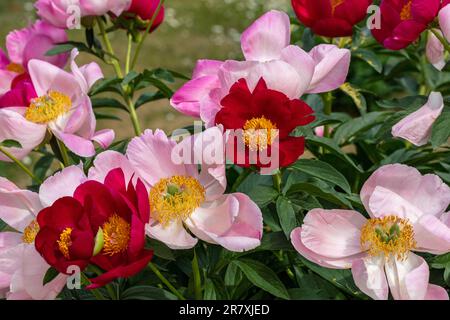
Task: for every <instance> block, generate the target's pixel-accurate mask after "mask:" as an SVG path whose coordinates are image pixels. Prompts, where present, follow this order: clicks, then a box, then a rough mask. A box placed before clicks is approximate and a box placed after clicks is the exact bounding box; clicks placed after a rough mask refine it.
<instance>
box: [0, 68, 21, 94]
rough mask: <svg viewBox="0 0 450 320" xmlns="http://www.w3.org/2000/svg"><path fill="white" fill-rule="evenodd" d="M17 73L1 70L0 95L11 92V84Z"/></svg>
mask: <svg viewBox="0 0 450 320" xmlns="http://www.w3.org/2000/svg"><path fill="white" fill-rule="evenodd" d="M15 77H17V73H15V72H11V71H8V70H0V95H3V94H5V93H7V92H8V91H10V90H11V84H12V81H13V80H14V78H15Z"/></svg>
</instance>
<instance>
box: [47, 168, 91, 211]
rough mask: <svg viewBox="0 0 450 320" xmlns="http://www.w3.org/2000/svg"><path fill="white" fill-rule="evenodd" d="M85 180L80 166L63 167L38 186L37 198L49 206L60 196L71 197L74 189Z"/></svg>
mask: <svg viewBox="0 0 450 320" xmlns="http://www.w3.org/2000/svg"><path fill="white" fill-rule="evenodd" d="M86 181H87V177H86V175H85V174H84V172H83V169H82V168H80V167H78V166H70V167H67V168H64V169H63V170H62V171H60V172H57V173H56V174H54V175H53V176H51V177H49V178H47V180H45V181H44V183H43V184H42V185H41V187H40V188H39V198H40V199H41V202H42V204H43V205H44V206H45V207H50V206H51V205H52V204H53V203H54V202H55V201H56V200H58V199H60V198H63V197H72V196H73V193H74V192H75V189H76V188H78V186H79V185H80V184H82V183H84V182H86Z"/></svg>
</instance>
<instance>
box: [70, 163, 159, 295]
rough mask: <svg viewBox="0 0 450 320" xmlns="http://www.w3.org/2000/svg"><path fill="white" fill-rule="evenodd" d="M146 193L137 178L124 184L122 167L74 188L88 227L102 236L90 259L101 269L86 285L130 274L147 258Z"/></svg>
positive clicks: (148, 253) (148, 257) (94, 285)
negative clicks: (98, 179)
mask: <svg viewBox="0 0 450 320" xmlns="http://www.w3.org/2000/svg"><path fill="white" fill-rule="evenodd" d="M148 197H149V196H148V192H147V190H146V188H145V186H144V184H143V183H142V182H141V181H140V180H138V181H137V184H136V188H135V187H134V186H133V184H132V182H131V181H130V183H129V184H128V187H127V186H126V182H125V176H124V173H123V171H122V169H115V170H112V171H111V172H110V173H109V174H108V175H107V176H106V178H105V182H104V184H102V183H99V182H97V181H88V182H86V183H84V184H82V185H81V186H79V187H78V188H77V189H76V190H75V194H74V199H76V200H77V201H79V203H81V205H82V206H83V208H84V210H85V213H86V214H87V216H88V217H89V220H90V225H91V228H92V231H93V232H95V233H97V232H100V233H101V235H102V236H101V237H100V238H103V247H102V249H101V251H100V253H99V254H98V255H95V256H94V257H92V259H91V263H93V264H95V265H97V266H99V267H100V268H102V269H103V270H104V271H105V273H104V274H102V275H100V276H98V277H97V278H94V279H91V282H92V285H90V286H89V287H88V288H90V289H93V288H97V287H100V286H103V285H105V284H107V283H109V282H111V281H113V280H114V279H117V278H126V277H131V276H133V275H135V274H136V273H138V272H139V271H141V270H142V269H143V268H144V267H145V266H146V265H147V264H148V263H149V262H150V260H151V258H152V255H153V251H151V250H147V249H145V248H144V246H145V224H146V223H148V222H149V220H150V205H149V200H148V199H149V198H148ZM97 244H98V240H97Z"/></svg>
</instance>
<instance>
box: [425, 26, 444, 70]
mask: <svg viewBox="0 0 450 320" xmlns="http://www.w3.org/2000/svg"><path fill="white" fill-rule="evenodd" d="M437 32H440V31H439V30H437ZM441 35H442V33H441ZM426 54H427V58H428V61H429V62H430V63H431V64H432V65H433V66H434V67H435V68H436V69H438V70H439V71H441V70H442V69H444V67H445V64H446V63H445V48H444V45H443V44H442V42H441V41H439V39H438V38H437V37H436V36H435V35H434V34H433V33H432V32H431V31H430V32H428V41H427V48H426Z"/></svg>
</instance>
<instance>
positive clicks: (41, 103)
mask: <svg viewBox="0 0 450 320" xmlns="http://www.w3.org/2000/svg"><path fill="white" fill-rule="evenodd" d="M71 106H72V101H71V100H70V98H69V97H68V96H66V95H65V94H63V93H60V92H58V91H49V93H48V94H47V95H45V96H42V97H39V98H35V99H33V100H31V103H30V106H29V107H28V108H27V111H26V112H25V118H26V119H27V120H28V121H31V122H34V123H39V124H46V123H49V122H51V121H53V120H56V119H57V118H58V117H59V116H61V115H63V114H65V113H67V112H69V110H70V108H71Z"/></svg>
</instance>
